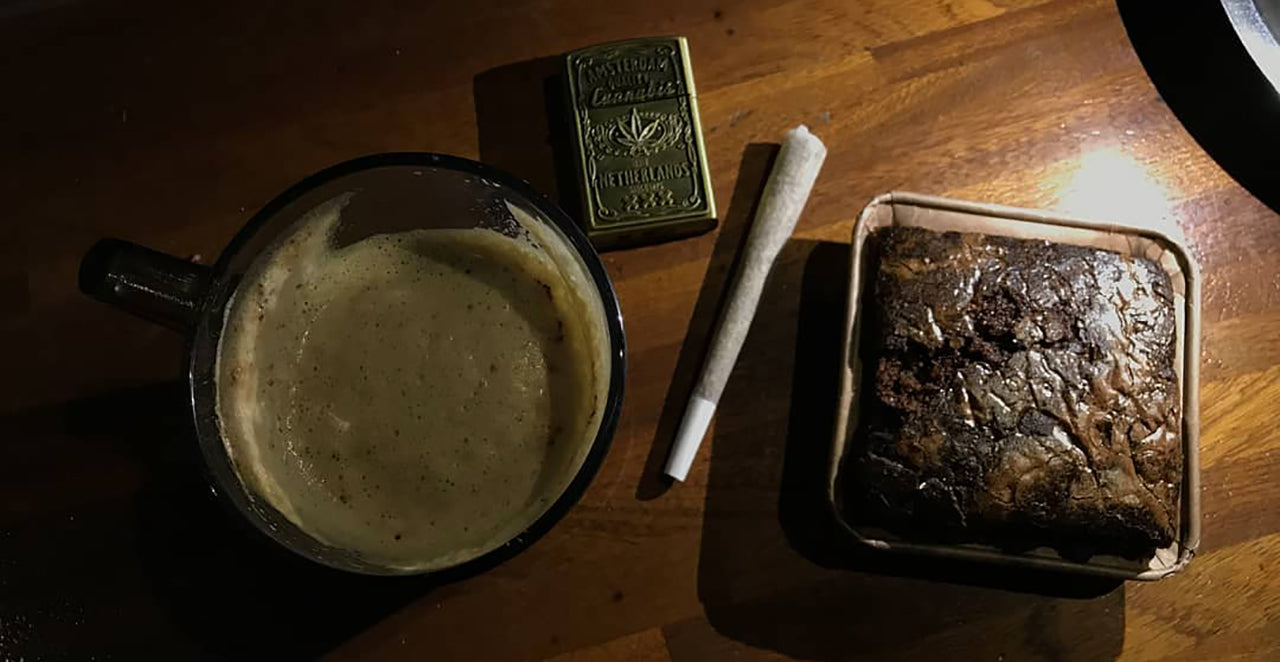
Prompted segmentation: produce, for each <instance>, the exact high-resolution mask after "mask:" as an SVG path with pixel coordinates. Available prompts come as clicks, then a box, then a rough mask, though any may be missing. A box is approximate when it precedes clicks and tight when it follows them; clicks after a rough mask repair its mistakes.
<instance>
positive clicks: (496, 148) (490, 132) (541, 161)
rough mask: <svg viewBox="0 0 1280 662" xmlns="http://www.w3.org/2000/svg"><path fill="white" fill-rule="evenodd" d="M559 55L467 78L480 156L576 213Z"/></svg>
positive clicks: (574, 177) (574, 172) (509, 65)
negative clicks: (473, 96)
mask: <svg viewBox="0 0 1280 662" xmlns="http://www.w3.org/2000/svg"><path fill="white" fill-rule="evenodd" d="M563 62H564V60H563V58H559V57H542V58H537V59H534V60H528V61H525V62H516V63H514V64H508V65H503V66H501V67H495V68H493V69H489V70H488V71H484V72H482V73H480V74H479V75H477V76H476V77H475V79H474V80H473V82H472V87H473V91H474V93H475V103H476V130H477V132H478V133H479V140H480V160H481V161H483V162H485V163H487V164H489V165H491V166H495V167H497V168H500V169H502V170H506V171H507V172H510V173H511V174H513V175H516V176H518V177H520V178H521V179H524V180H525V181H527V182H529V183H530V184H532V185H533V187H534V188H536V189H538V190H539V191H541V192H542V193H544V194H546V195H547V196H548V197H550V198H551V199H552V200H553V201H555V202H557V203H559V204H560V206H561V207H563V208H564V210H565V211H566V212H568V214H569V216H570V217H572V218H575V219H576V218H579V217H580V216H579V211H580V210H579V207H578V197H579V194H578V189H577V181H576V177H577V175H576V170H575V165H574V163H573V150H572V144H573V143H572V137H571V135H572V134H571V132H572V130H573V125H572V124H571V121H572V120H571V117H570V115H569V109H568V100H567V97H566V96H565V91H564V88H563V84H564V82H563V76H562V74H561V71H562V67H563Z"/></svg>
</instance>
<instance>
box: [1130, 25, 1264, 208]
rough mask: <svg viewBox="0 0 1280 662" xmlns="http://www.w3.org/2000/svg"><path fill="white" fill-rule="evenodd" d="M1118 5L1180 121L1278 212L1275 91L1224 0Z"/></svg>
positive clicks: (1153, 77)
mask: <svg viewBox="0 0 1280 662" xmlns="http://www.w3.org/2000/svg"><path fill="white" fill-rule="evenodd" d="M1116 4H1117V6H1118V7H1119V10H1120V16H1121V18H1123V19H1124V25H1125V29H1126V30H1127V31H1128V33H1129V41H1130V43H1132V44H1133V47H1134V50H1135V51H1137V53H1138V57H1139V59H1141V60H1142V65H1143V67H1144V68H1145V69H1146V70H1147V75H1149V76H1150V77H1151V81H1152V82H1153V83H1155V86H1156V89H1157V90H1158V91H1159V92H1160V96H1161V97H1162V98H1163V99H1164V101H1165V102H1166V103H1167V104H1168V105H1169V108H1170V109H1172V110H1173V112H1174V114H1175V115H1177V117H1178V120H1179V121H1181V122H1182V124H1183V126H1185V127H1186V128H1187V131H1188V132H1190V133H1191V135H1192V136H1193V137H1194V138H1195V139H1196V142H1198V143H1199V144H1200V146H1201V147H1203V148H1204V150H1205V151H1206V152H1208V153H1209V155H1210V156H1212V157H1213V159H1214V160H1215V161H1217V162H1218V164H1219V165H1221V166H1222V168H1223V169H1224V170H1226V171H1227V173H1228V174H1230V175H1231V176H1232V177H1234V178H1235V179H1236V181H1238V182H1239V183H1240V184H1241V185H1242V186H1244V187H1245V188H1246V189H1248V190H1249V192H1250V193H1252V194H1253V195H1254V196H1255V197H1257V198H1258V199H1259V200H1261V201H1262V202H1263V203H1264V204H1266V205H1267V206H1268V207H1271V209H1272V210H1274V211H1276V212H1280V131H1277V130H1276V127H1277V126H1280V94H1278V93H1277V92H1276V90H1275V89H1274V88H1273V87H1272V86H1271V84H1270V83H1269V82H1268V81H1267V79H1266V77H1265V76H1263V75H1262V72H1261V71H1259V70H1258V68H1257V66H1256V65H1255V64H1254V62H1253V60H1252V59H1251V58H1250V57H1249V54H1248V52H1247V51H1245V49H1244V46H1243V45H1242V44H1241V43H1240V40H1239V39H1238V38H1237V37H1236V34H1235V31H1234V30H1233V29H1232V27H1231V23H1230V21H1229V20H1228V19H1227V15H1226V12H1225V11H1224V10H1223V8H1222V5H1221V4H1220V3H1218V2H1188V3H1178V4H1177V5H1176V8H1175V6H1173V5H1170V4H1168V3H1162V2H1150V1H1149V0H1117V2H1116Z"/></svg>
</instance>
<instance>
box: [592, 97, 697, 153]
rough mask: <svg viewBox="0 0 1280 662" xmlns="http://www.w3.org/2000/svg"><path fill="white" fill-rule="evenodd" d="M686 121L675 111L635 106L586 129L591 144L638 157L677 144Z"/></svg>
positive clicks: (600, 151) (604, 149)
mask: <svg viewBox="0 0 1280 662" xmlns="http://www.w3.org/2000/svg"><path fill="white" fill-rule="evenodd" d="M685 126H686V123H685V121H684V120H683V119H682V118H681V117H680V116H679V115H677V114H675V113H665V112H661V111H642V110H637V109H635V108H632V109H631V111H630V112H628V113H626V114H623V115H618V116H617V117H614V118H613V119H610V120H608V121H606V122H603V123H600V124H593V125H590V126H589V128H587V126H584V128H585V129H586V130H587V134H588V136H589V138H588V140H589V141H590V146H591V147H592V148H593V149H595V150H598V151H599V153H602V154H607V155H609V156H621V157H636V156H650V155H653V154H657V153H658V152H661V151H662V150H664V149H667V148H669V147H671V146H672V145H674V144H676V142H677V141H679V140H680V139H681V137H682V136H683V135H684V133H685Z"/></svg>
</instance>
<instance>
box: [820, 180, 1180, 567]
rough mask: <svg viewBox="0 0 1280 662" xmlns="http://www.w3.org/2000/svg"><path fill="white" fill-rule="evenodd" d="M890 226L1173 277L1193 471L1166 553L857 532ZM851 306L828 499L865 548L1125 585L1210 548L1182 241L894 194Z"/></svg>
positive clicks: (868, 214)
mask: <svg viewBox="0 0 1280 662" xmlns="http://www.w3.org/2000/svg"><path fill="white" fill-rule="evenodd" d="M889 226H909V227H922V228H927V229H931V230H937V231H944V232H945V231H956V232H977V233H981V234H988V235H1002V236H1007V237H1015V238H1019V239H1043V240H1047V241H1052V242H1056V243H1061V244H1074V245H1078V246H1089V247H1093V248H1102V249H1106V250H1110V251H1115V252H1118V253H1122V254H1125V255H1136V256H1141V257H1146V258H1148V259H1150V260H1152V261H1154V262H1155V263H1156V264H1158V265H1159V266H1160V267H1161V268H1162V269H1164V270H1165V272H1166V273H1168V274H1169V278H1170V282H1171V283H1172V284H1173V291H1174V312H1175V317H1176V322H1177V323H1176V334H1177V338H1176V341H1177V342H1176V343H1175V348H1176V349H1175V356H1174V369H1175V371H1176V372H1177V375H1178V387H1179V390H1180V392H1181V395H1182V444H1183V457H1184V465H1183V472H1182V490H1181V494H1180V496H1179V499H1180V501H1181V503H1180V504H1179V511H1178V512H1179V516H1178V528H1177V536H1176V538H1175V541H1174V542H1173V544H1172V545H1170V546H1169V547H1166V548H1163V549H1158V550H1156V551H1155V553H1154V554H1153V555H1152V557H1151V558H1149V559H1143V560H1132V559H1125V558H1121V557H1117V556H1107V555H1094V556H1093V557H1091V558H1090V559H1089V560H1088V561H1085V562H1080V561H1074V560H1070V559H1066V558H1063V557H1062V556H1060V555H1059V554H1058V553H1057V552H1055V551H1054V550H1052V549H1049V548H1038V549H1034V550H1031V551H1027V552H1007V551H1003V550H1001V549H999V548H997V547H994V546H990V545H981V544H941V543H918V542H910V541H907V540H903V539H902V538H899V537H897V536H895V535H893V534H891V533H889V532H887V531H884V530H882V529H879V528H876V527H869V526H862V525H859V524H857V522H856V520H857V516H856V513H850V512H848V511H847V510H845V509H844V507H843V506H842V504H841V503H840V499H839V498H838V496H837V495H838V493H839V492H838V489H837V483H838V480H839V478H840V468H841V465H842V464H843V459H844V451H845V448H846V447H847V446H848V444H849V442H850V440H851V439H852V435H855V434H857V432H858V411H857V409H858V403H859V401H860V393H859V390H860V389H861V388H862V385H863V381H862V379H863V371H862V365H861V358H860V356H861V353H860V352H859V351H858V347H859V345H858V343H859V340H860V331H861V328H862V321H863V314H864V313H863V311H862V307H861V306H860V304H861V302H863V301H865V300H866V299H865V297H867V296H869V295H870V288H871V287H873V286H874V285H873V284H874V280H875V279H874V273H873V272H872V269H873V268H874V265H872V264H870V261H869V260H864V253H865V252H864V246H865V245H866V241H867V237H868V236H869V235H870V234H871V233H872V232H874V231H875V230H877V229H879V228H883V227H889ZM852 251H853V255H852V261H851V262H852V269H851V273H850V288H849V308H848V315H847V317H846V321H845V343H844V357H843V361H842V365H841V376H840V400H839V405H838V407H839V410H838V412H837V414H836V429H835V438H834V444H833V447H832V453H831V465H830V471H829V474H828V484H827V498H828V501H829V502H830V505H831V508H832V510H833V511H834V513H835V518H836V520H837V522H839V525H840V526H841V527H842V528H844V529H845V530H846V531H847V532H848V534H849V535H851V536H853V538H855V539H856V540H857V541H859V542H861V543H862V544H864V545H867V546H869V547H871V548H874V549H877V550H882V551H884V552H893V553H904V554H914V555H919V556H931V557H945V558H952V559H967V560H972V561H980V562H987V563H999V564H1004V565H1012V566H1020V567H1032V568H1043V569H1049V570H1059V571H1068V572H1074V573H1082V574H1089V575H1101V576H1105V577H1114V578H1120V579H1137V580H1145V581H1152V580H1156V579H1161V578H1163V577H1167V576H1169V575H1171V574H1173V573H1175V572H1178V571H1179V570H1181V569H1182V568H1184V567H1186V565H1187V564H1188V563H1190V562H1191V559H1192V558H1193V557H1194V556H1195V552H1196V547H1197V546H1199V544H1200V458H1199V451H1198V449H1199V443H1198V442H1199V428H1200V425H1199V393H1200V389H1199V384H1200V379H1199V361H1200V317H1199V315H1200V282H1199V268H1198V267H1197V265H1196V262H1195V260H1194V259H1193V258H1192V257H1191V254H1190V253H1189V252H1188V251H1187V249H1186V247H1184V246H1183V245H1182V243H1181V242H1179V241H1178V240H1176V239H1174V238H1173V237H1171V236H1169V235H1167V234H1165V233H1163V232H1160V231H1158V230H1153V229H1149V228H1143V227H1134V226H1126V225H1120V224H1116V223H1103V222H1098V221H1088V220H1083V219H1078V218H1071V217H1068V216H1063V215H1060V214H1054V213H1050V212H1043V211H1035V210H1030V209H1017V208H1014V207H1004V206H999V205H990V204H980V203H974V202H964V201H960V200H951V199H947V198H939V197H935V196H929V195H921V194H918V193H905V192H892V193H886V194H883V195H880V196H877V197H876V198H875V199H874V200H872V201H871V202H870V203H869V204H868V205H867V206H866V207H865V208H864V209H863V210H862V213H861V214H860V215H859V217H858V222H857V223H856V224H855V225H854V228H853V244H852Z"/></svg>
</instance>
